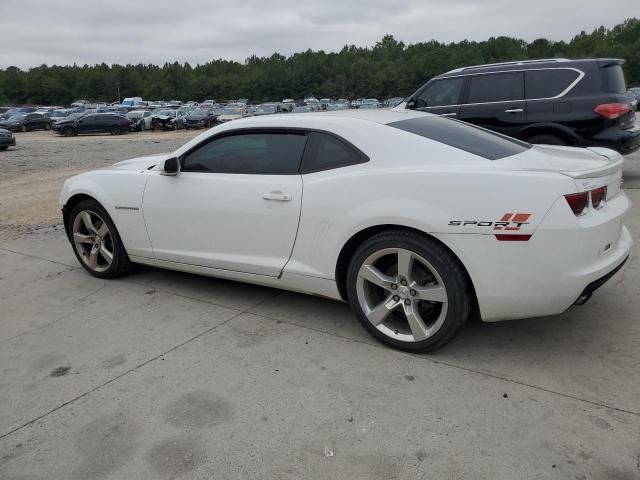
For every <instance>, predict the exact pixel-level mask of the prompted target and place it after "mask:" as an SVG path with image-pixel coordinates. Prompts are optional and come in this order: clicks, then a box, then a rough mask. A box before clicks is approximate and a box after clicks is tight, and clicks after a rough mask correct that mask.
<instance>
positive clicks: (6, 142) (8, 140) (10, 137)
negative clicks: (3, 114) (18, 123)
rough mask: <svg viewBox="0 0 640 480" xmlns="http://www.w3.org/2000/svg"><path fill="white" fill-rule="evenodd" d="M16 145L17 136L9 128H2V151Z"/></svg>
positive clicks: (0, 137) (0, 142)
mask: <svg viewBox="0 0 640 480" xmlns="http://www.w3.org/2000/svg"><path fill="white" fill-rule="evenodd" d="M15 145H16V137H15V135H14V134H13V133H11V132H10V131H9V130H5V129H4V128H0V152H1V151H4V150H6V149H7V148H9V147H14V146H15Z"/></svg>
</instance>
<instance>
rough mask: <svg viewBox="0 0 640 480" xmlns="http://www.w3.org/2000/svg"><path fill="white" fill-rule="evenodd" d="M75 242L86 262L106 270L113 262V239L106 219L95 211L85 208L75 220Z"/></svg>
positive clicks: (98, 269) (99, 269)
mask: <svg viewBox="0 0 640 480" xmlns="http://www.w3.org/2000/svg"><path fill="white" fill-rule="evenodd" d="M73 243H74V244H75V247H76V250H77V252H78V253H79V254H80V258H81V259H82V261H83V262H84V264H85V265H86V266H87V267H89V268H90V269H91V270H93V271H95V272H104V271H106V270H108V269H109V267H110V266H111V263H112V262H113V241H112V239H111V232H110V231H109V227H108V225H107V224H106V223H105V221H104V220H103V219H102V218H101V217H100V215H98V214H97V213H95V212H92V211H90V210H83V211H82V212H80V213H79V214H78V215H77V216H76V218H75V219H74V221H73Z"/></svg>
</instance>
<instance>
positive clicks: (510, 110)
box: [504, 108, 524, 113]
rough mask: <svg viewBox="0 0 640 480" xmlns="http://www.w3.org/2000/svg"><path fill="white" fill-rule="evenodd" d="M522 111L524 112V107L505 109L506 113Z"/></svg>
mask: <svg viewBox="0 0 640 480" xmlns="http://www.w3.org/2000/svg"><path fill="white" fill-rule="evenodd" d="M522 112H524V109H522V108H510V109H508V110H505V111H504V113H522Z"/></svg>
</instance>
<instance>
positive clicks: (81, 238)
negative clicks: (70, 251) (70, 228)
mask: <svg viewBox="0 0 640 480" xmlns="http://www.w3.org/2000/svg"><path fill="white" fill-rule="evenodd" d="M73 239H74V241H75V242H76V243H93V235H83V234H82V233H74V234H73Z"/></svg>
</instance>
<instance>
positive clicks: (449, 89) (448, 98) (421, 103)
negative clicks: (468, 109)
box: [416, 77, 464, 108]
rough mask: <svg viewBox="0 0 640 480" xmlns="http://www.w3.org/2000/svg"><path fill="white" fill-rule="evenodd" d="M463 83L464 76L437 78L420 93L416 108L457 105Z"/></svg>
mask: <svg viewBox="0 0 640 480" xmlns="http://www.w3.org/2000/svg"><path fill="white" fill-rule="evenodd" d="M463 85H464V78H463V77H456V78H445V79H442V80H435V81H434V82H433V83H432V84H430V85H429V86H427V88H425V89H424V90H423V91H422V92H420V93H419V94H418V98H416V108H424V107H441V106H444V105H457V104H459V103H460V94H461V93H462V87H463Z"/></svg>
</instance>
